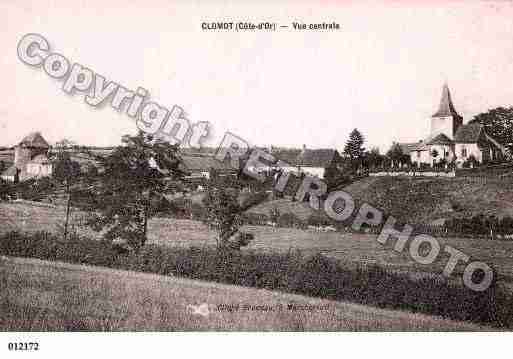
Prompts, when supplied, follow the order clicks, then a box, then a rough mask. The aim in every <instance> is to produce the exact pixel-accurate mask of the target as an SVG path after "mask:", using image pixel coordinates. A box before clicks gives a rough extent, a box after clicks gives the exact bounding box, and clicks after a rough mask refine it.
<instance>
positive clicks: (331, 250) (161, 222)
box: [0, 203, 513, 282]
mask: <svg viewBox="0 0 513 359" xmlns="http://www.w3.org/2000/svg"><path fill="white" fill-rule="evenodd" d="M63 218H64V210H63V209H59V208H57V209H55V208H46V207H35V206H30V205H27V204H15V203H0V223H1V225H0V226H1V227H0V232H1V233H4V232H6V231H9V230H21V231H27V232H34V231H39V230H47V231H52V232H55V231H57V230H59V225H56V223H62V222H63ZM244 229H245V230H246V231H248V232H251V233H254V234H255V239H254V241H252V242H251V243H250V245H249V246H248V248H249V249H257V250H264V251H275V250H279V251H288V250H290V249H300V250H302V251H303V252H305V253H306V254H313V253H317V252H321V253H324V254H326V255H328V256H332V257H335V258H337V259H340V260H342V261H345V262H349V263H351V262H361V263H369V264H371V263H373V264H378V265H381V266H385V267H388V268H393V269H397V270H400V271H403V270H404V271H409V272H410V271H411V272H430V273H436V274H439V273H441V272H442V270H443V268H444V266H445V264H446V263H447V259H448V255H447V254H441V255H440V258H439V259H438V260H436V261H435V262H434V263H433V264H431V265H420V264H417V263H415V262H414V261H413V260H412V259H411V258H410V257H409V255H408V254H407V250H405V251H404V253H402V254H398V253H396V252H395V251H393V250H392V246H393V244H394V242H395V241H394V240H393V239H391V240H390V245H387V246H382V245H381V244H379V243H378V242H377V241H376V236H375V235H366V234H354V233H334V232H331V233H320V232H316V231H311V230H307V231H303V230H299V229H291V228H274V227H266V226H246V227H245V228H244ZM81 231H82V230H81ZM84 234H87V235H91V236H94V235H97V234H96V233H94V232H92V231H90V230H87V231H85V233H84ZM439 242H440V244H441V245H442V246H443V245H444V244H448V245H451V246H453V247H454V248H457V249H459V250H461V251H463V252H464V253H466V254H467V255H469V256H471V257H472V258H473V259H474V260H479V261H483V262H486V263H488V264H489V265H492V266H493V267H494V268H495V269H496V270H497V272H498V273H499V275H501V276H502V277H503V278H504V279H505V280H507V281H509V282H513V268H512V263H513V241H511V242H507V241H490V240H486V239H468V238H440V239H439ZM149 243H155V244H160V245H170V246H191V245H195V246H203V245H214V243H215V233H214V232H213V231H211V230H209V229H208V228H207V227H206V226H205V225H204V224H202V223H200V222H197V221H191V220H177V219H169V218H154V219H152V220H151V221H150V223H149ZM462 270H463V265H459V266H458V267H457V268H456V273H461V272H462Z"/></svg>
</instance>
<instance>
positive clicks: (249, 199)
mask: <svg viewBox="0 0 513 359" xmlns="http://www.w3.org/2000/svg"><path fill="white" fill-rule="evenodd" d="M268 197H269V195H268V194H267V193H266V192H265V191H262V192H257V193H253V192H245V193H242V194H241V195H240V196H239V205H240V207H241V209H242V210H243V211H245V210H247V209H249V208H251V207H253V206H256V205H257V204H260V203H262V202H264V201H265V200H267V198H268Z"/></svg>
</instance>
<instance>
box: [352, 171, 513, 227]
mask: <svg viewBox="0 0 513 359" xmlns="http://www.w3.org/2000/svg"><path fill="white" fill-rule="evenodd" d="M344 190H345V191H346V192H348V193H350V194H351V195H352V196H353V198H354V199H355V202H356V203H357V205H358V204H361V203H363V202H367V203H369V204H371V205H373V206H375V207H376V208H379V209H381V210H384V211H385V212H386V213H389V214H392V215H393V216H394V217H396V218H397V219H398V220H399V221H403V222H407V223H425V224H429V223H438V224H439V223H443V219H446V218H451V217H459V216H473V215H475V214H480V213H482V214H485V215H495V216H498V217H503V216H506V215H507V216H512V217H513V180H505V179H483V178H472V177H456V178H399V177H369V178H365V179H363V180H361V181H358V182H355V183H353V184H351V185H349V186H347V187H346V188H345V189H344Z"/></svg>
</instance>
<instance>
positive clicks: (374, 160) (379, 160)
mask: <svg viewBox="0 0 513 359" xmlns="http://www.w3.org/2000/svg"><path fill="white" fill-rule="evenodd" d="M364 163H365V166H366V167H369V168H376V167H380V166H381V165H382V164H383V156H382V155H381V153H380V152H379V148H378V147H373V148H372V149H371V150H370V151H367V152H365V154H364Z"/></svg>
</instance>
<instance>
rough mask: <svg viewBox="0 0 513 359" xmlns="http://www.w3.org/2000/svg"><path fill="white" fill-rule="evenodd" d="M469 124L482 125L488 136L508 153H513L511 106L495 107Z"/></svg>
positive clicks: (512, 114) (477, 116)
mask: <svg viewBox="0 0 513 359" xmlns="http://www.w3.org/2000/svg"><path fill="white" fill-rule="evenodd" d="M469 123H480V124H482V125H483V126H484V128H485V130H486V133H487V134H488V135H490V136H491V137H493V138H494V139H495V140H497V141H498V142H499V143H500V144H502V145H503V146H505V147H506V148H507V149H508V150H509V151H510V153H511V152H512V151H513V106H512V107H497V108H494V109H491V110H489V111H488V112H484V113H480V114H478V115H476V116H474V118H473V119H472V120H471V121H470V122H469Z"/></svg>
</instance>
